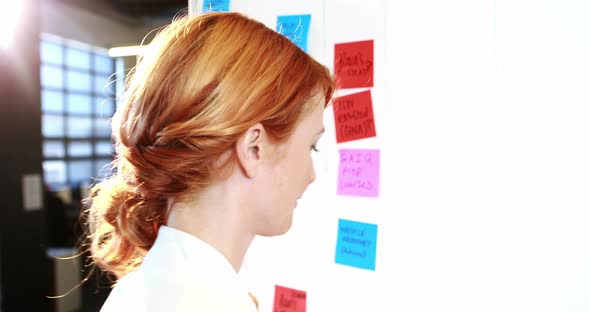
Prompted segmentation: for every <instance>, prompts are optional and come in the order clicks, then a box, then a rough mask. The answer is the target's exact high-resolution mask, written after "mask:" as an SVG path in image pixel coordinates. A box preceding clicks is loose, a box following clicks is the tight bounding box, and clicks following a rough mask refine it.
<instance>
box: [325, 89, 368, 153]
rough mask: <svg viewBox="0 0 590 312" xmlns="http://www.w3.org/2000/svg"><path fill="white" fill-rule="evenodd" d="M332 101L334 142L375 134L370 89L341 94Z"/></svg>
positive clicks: (358, 138)
mask: <svg viewBox="0 0 590 312" xmlns="http://www.w3.org/2000/svg"><path fill="white" fill-rule="evenodd" d="M333 103H334V104H333V110H334V121H335V125H336V142H338V143H342V142H347V141H352V140H360V139H364V138H370V137H375V136H377V132H376V130H375V119H374V118H373V102H372V100H371V90H367V91H363V92H359V93H354V94H350V95H346V96H341V97H339V98H336V99H334V101H333Z"/></svg>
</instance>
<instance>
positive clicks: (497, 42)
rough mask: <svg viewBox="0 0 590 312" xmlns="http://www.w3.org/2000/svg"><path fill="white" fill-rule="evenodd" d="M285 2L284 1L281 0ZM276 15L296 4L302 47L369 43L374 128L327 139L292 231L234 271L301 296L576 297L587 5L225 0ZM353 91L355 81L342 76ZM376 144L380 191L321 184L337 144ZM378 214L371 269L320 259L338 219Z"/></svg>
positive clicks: (325, 307) (344, 301) (583, 279)
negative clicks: (347, 138)
mask: <svg viewBox="0 0 590 312" xmlns="http://www.w3.org/2000/svg"><path fill="white" fill-rule="evenodd" d="M289 6H292V7H289ZM232 10H236V11H241V12H246V13H248V14H249V15H250V16H252V17H255V18H260V19H261V20H263V21H265V22H266V23H267V24H269V26H270V27H273V28H274V24H273V23H274V21H275V20H276V15H279V14H284V13H301V14H306V13H311V14H312V15H313V16H312V26H311V29H312V33H311V34H310V41H311V42H310V54H312V55H313V56H315V57H316V58H317V59H319V60H321V61H322V62H324V63H325V64H326V65H328V66H330V67H332V62H333V55H332V54H333V44H334V43H337V42H346V41H356V40H364V39H374V40H375V67H376V69H375V87H374V88H373V89H372V92H373V106H374V110H375V116H376V117H375V118H376V127H377V138H371V139H365V140H360V141H355V142H348V143H341V144H336V142H335V134H334V122H333V113H332V109H331V108H329V109H328V110H327V111H326V114H325V124H326V127H327V132H326V134H325V135H324V138H323V139H322V140H321V141H320V145H319V149H320V150H321V152H320V153H319V154H317V155H316V156H315V160H316V171H317V176H318V178H317V180H316V182H315V183H314V184H313V185H312V186H310V188H309V190H308V192H307V193H306V195H305V196H304V198H303V199H302V200H301V201H300V202H299V206H298V208H297V210H296V213H295V221H294V226H293V228H292V230H291V231H290V232H289V233H288V234H286V235H284V236H281V237H275V238H257V239H256V240H255V242H254V244H253V245H252V248H251V250H250V252H249V253H248V256H247V259H246V262H245V264H244V272H243V275H244V277H246V278H247V279H248V280H249V282H250V285H251V287H252V289H253V291H254V293H255V294H256V295H257V296H258V298H259V300H260V302H261V305H262V309H261V311H272V302H273V290H274V285H275V284H278V285H281V286H286V287H292V288H296V289H299V290H303V291H306V292H307V296H308V297H307V309H308V311H455V312H457V311H573V312H578V311H579V312H582V311H590V300H589V299H588V298H590V296H589V294H590V265H588V263H590V226H588V222H589V220H590V195H589V194H590V162H589V159H590V138H589V134H590V122H589V120H590V92H589V91H588V90H590V89H589V86H590V58H588V55H590V5H589V4H588V3H587V2H585V1H581V0H577V1H576V0H559V1H558V0H542V1H532V0H510V1H509V0H496V1H493V0H469V1H467V0H463V1H461V0H449V1H436V0H419V1H395V0H394V1H385V0H382V1H378V0H371V1H363V2H359V1H352V0H338V1H337V0H325V1H311V0H310V1H298V2H291V3H288V4H285V3H281V4H280V5H279V4H276V3H275V2H273V1H265V0H260V1H255V0H251V1H247V3H246V2H237V1H236V2H234V3H233V4H232ZM357 91H358V90H357ZM341 148H378V149H380V150H381V189H382V191H381V197H380V198H378V199H368V198H354V197H342V196H336V185H337V184H336V183H337V170H338V149H341ZM339 218H345V219H351V220H356V221H361V222H367V223H376V224H378V226H379V232H378V243H377V264H376V270H375V271H374V272H372V271H367V270H361V269H355V268H352V267H346V266H342V265H338V264H335V263H334V254H335V247H336V246H335V243H336V234H337V222H338V219H339Z"/></svg>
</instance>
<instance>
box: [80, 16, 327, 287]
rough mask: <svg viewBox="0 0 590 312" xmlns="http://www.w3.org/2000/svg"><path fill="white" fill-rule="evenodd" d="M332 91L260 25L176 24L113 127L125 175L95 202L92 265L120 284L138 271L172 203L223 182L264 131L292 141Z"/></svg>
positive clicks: (323, 76)
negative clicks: (250, 132)
mask: <svg viewBox="0 0 590 312" xmlns="http://www.w3.org/2000/svg"><path fill="white" fill-rule="evenodd" d="M333 88H334V82H333V79H332V77H331V75H330V73H329V71H328V69H327V68H326V67H325V66H323V65H321V64H319V63H318V62H316V61H315V60H314V59H312V58H311V57H310V56H309V55H308V54H306V53H305V52H303V51H302V50H301V49H299V48H298V47H297V46H296V45H294V44H293V43H292V42H290V41H289V40H288V39H287V38H285V37H284V36H282V35H280V34H278V33H276V32H275V31H273V30H272V29H269V28H267V27H266V26H265V25H263V24H262V23H260V22H257V21H254V20H252V19H249V18H247V17H245V16H243V15H241V14H238V13H211V14H206V15H202V16H199V17H195V18H183V19H179V20H176V21H174V22H173V23H172V24H171V25H169V26H168V27H167V28H165V29H164V30H163V31H161V32H160V33H159V34H158V35H157V36H156V38H155V39H154V41H153V42H152V43H151V44H150V47H149V52H148V53H147V54H146V55H144V57H142V59H141V60H140V62H139V64H138V66H137V68H136V70H135V72H134V73H133V74H132V77H131V80H130V82H129V84H128V89H127V91H126V95H125V97H124V100H123V106H122V107H121V108H120V110H119V111H118V112H117V113H116V115H115V117H114V119H113V134H114V138H115V141H116V151H117V156H116V159H115V161H114V167H115V168H116V169H117V172H116V173H115V174H114V175H113V176H112V177H111V178H109V179H107V180H104V181H102V182H100V183H98V184H96V185H95V186H94V187H93V188H92V190H91V195H90V198H89V200H88V204H89V209H88V211H87V214H88V215H87V218H88V232H89V239H90V241H91V242H90V250H91V254H92V259H93V261H94V262H95V263H96V264H97V265H98V266H99V267H101V268H102V269H104V270H107V271H110V272H112V273H114V274H115V275H116V276H117V277H122V276H123V275H125V274H126V273H128V272H130V271H132V270H134V269H135V268H136V267H137V266H138V265H139V264H140V263H141V261H142V259H143V256H144V255H145V253H146V252H147V251H148V250H149V249H150V248H151V246H152V245H153V243H154V241H155V239H156V235H157V233H158V229H159V228H160V226H161V225H163V224H165V223H166V220H167V201H168V198H170V197H179V196H180V197H182V196H183V195H184V194H187V193H189V192H198V191H199V190H202V189H204V188H206V187H207V186H208V185H209V184H210V183H212V182H213V181H214V180H215V179H218V178H220V172H222V171H223V170H220V169H223V168H220V166H219V164H218V159H219V158H220V156H221V155H222V154H224V153H225V152H227V151H228V150H231V148H232V146H233V145H234V144H235V142H236V141H237V139H238V138H239V136H240V135H241V134H242V133H244V132H245V131H246V130H247V129H248V128H250V127H251V126H253V125H255V124H256V123H261V124H262V125H263V126H264V127H265V129H266V130H267V132H268V133H269V135H270V136H271V137H272V138H274V139H275V140H276V141H278V142H282V141H284V140H286V139H287V138H288V137H289V136H290V135H291V133H292V132H293V130H294V128H295V126H296V125H297V123H298V121H299V120H301V119H302V118H303V117H304V116H305V115H306V114H307V113H308V112H309V111H311V109H312V107H310V106H311V104H310V103H311V102H310V101H309V99H310V98H311V97H312V96H314V95H315V94H316V93H317V92H321V93H322V95H323V96H324V99H325V105H327V104H328V102H329V100H330V99H331V97H332V93H333ZM233 160H234V158H231V159H230V160H229V161H228V162H227V163H225V165H224V166H223V167H225V166H228V164H229V163H232V162H233Z"/></svg>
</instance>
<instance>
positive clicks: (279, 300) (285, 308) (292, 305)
mask: <svg viewBox="0 0 590 312" xmlns="http://www.w3.org/2000/svg"><path fill="white" fill-rule="evenodd" d="M306 300H307V294H306V293H305V292H304V291H301V290H297V289H292V288H287V287H283V286H279V285H275V302H274V307H273V309H272V311H273V312H305V308H306V307H305V305H306Z"/></svg>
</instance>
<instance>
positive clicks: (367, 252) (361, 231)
mask: <svg viewBox="0 0 590 312" xmlns="http://www.w3.org/2000/svg"><path fill="white" fill-rule="evenodd" d="M376 253H377V225H376V224H370V223H362V222H356V221H350V220H344V219H339V220H338V242H337V243H336V263H338V264H343V265H348V266H352V267H357V268H361V269H366V270H372V271H375V254H376Z"/></svg>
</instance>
